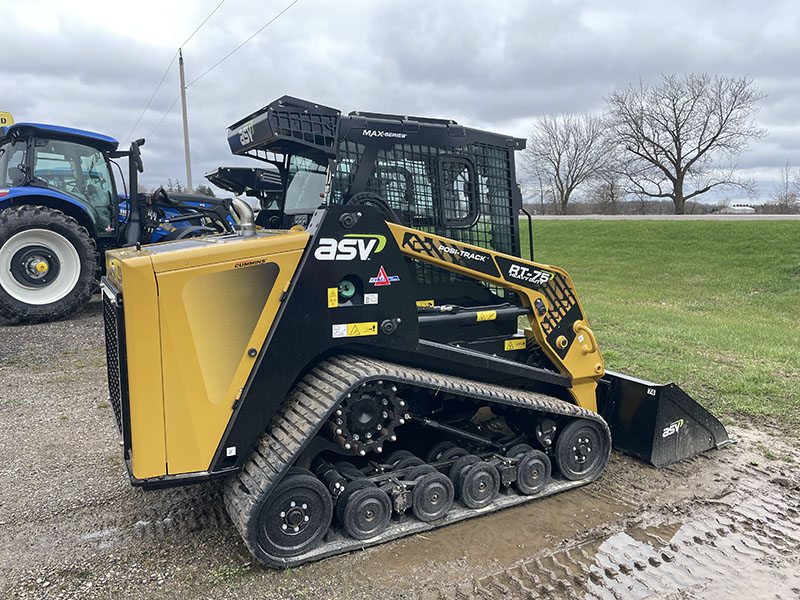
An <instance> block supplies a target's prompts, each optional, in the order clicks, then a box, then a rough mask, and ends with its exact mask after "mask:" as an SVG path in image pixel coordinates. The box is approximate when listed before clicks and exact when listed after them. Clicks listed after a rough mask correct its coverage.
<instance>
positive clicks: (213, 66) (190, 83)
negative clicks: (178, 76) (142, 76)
mask: <svg viewBox="0 0 800 600" xmlns="http://www.w3.org/2000/svg"><path fill="white" fill-rule="evenodd" d="M223 1H224V0H223ZM299 1H300V0H294V1H293V2H292V3H291V4H289V5H288V6H287V7H286V8H284V9H283V10H282V11H281V12H279V13H278V14H277V15H275V16H274V17H272V19H270V20H269V21H267V23H265V24H264V26H262V27H261V29H259V30H258V31H256V32H255V33H254V34H253V35H251V36H250V37H249V38H247V39H246V40H245V41H243V42H242V43H241V44H239V45H238V46H236V48H234V49H233V50H232V51H230V52H229V53H228V54H226V55H225V56H223V57H222V58H221V59H220V60H218V61H217V62H216V63H214V64H213V65H212V66H211V67H210V68H208V69H206V70H205V71H204V72H203V73H202V75H200V76H199V77H196V78H195V79H193V80H192V81H190V82H189V83H188V84H186V87H187V88H189V87H191V86H192V84H194V83H196V82H198V81H199V80H200V79H202V78H203V77H205V76H206V75H208V74H209V73H210V72H211V71H213V70H214V69H216V68H217V67H218V66H219V65H221V64H222V63H223V62H225V61H226V60H227V59H229V58H230V57H231V56H233V54H234V53H236V52H237V51H238V50H239V49H241V48H242V46H244V45H245V44H247V43H248V42H249V41H251V40H252V39H253V38H254V37H256V36H257V35H258V34H259V33H261V32H262V31H264V30H265V29H266V28H267V27H269V26H270V25H272V24H273V23H274V22H275V21H277V20H278V18H279V17H281V15H283V13H285V12H286V11H287V10H289V9H290V8H292V7H293V6H294V5H295V4H297V3H298V2H299ZM220 4H221V3H220ZM217 8H219V7H217ZM215 10H216V9H215ZM212 14H213V13H212ZM209 16H210V15H209ZM192 35H194V34H192ZM189 38H190V39H191V36H189ZM187 41H188V40H187ZM184 44H185V42H184ZM175 56H178V54H177V53H176V54H175ZM172 60H173V62H174V61H175V58H174V57H173V59H172ZM170 66H172V63H170ZM178 100H180V96H178V97H176V98H175V100H173V101H172V104H170V106H169V108H168V109H167V111H166V112H165V113H164V115H163V116H162V117H161V120H160V121H159V122H158V123H157V124H156V126H155V127H154V128H153V131H151V132H150V135H148V136H147V137H148V138H152V137H153V135H154V134H155V132H156V130H157V129H158V128H159V127H160V126H161V124H162V123H163V122H164V119H166V118H167V115H168V114H169V113H170V112H172V109H173V108H175V105H176V104H177V103H178Z"/></svg>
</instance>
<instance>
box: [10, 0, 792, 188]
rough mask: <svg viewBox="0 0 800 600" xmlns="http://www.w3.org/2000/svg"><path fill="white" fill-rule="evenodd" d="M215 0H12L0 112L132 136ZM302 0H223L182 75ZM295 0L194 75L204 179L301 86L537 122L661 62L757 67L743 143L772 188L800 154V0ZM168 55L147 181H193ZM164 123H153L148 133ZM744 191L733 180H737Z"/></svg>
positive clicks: (460, 115) (153, 113)
mask: <svg viewBox="0 0 800 600" xmlns="http://www.w3.org/2000/svg"><path fill="white" fill-rule="evenodd" d="M218 4H219V0H195V1H191V2H190V1H170V0H139V1H137V2H135V3H131V2H125V3H123V2H108V1H107V0H106V1H95V0H91V1H89V0H81V1H80V2H71V3H68V2H56V1H50V0H40V1H32V0H25V1H9V0H4V1H2V2H0V6H2V12H1V14H2V24H3V33H2V41H3V48H4V51H3V60H2V63H0V78H2V81H3V86H2V93H0V111H3V110H4V111H9V112H11V113H12V114H13V115H14V118H15V119H16V120H17V121H35V122H46V123H55V124H59V125H67V126H73V127H79V128H83V129H90V130H93V131H98V132H101V133H105V134H108V135H111V136H113V137H115V138H117V139H119V141H120V142H125V141H126V140H127V139H128V138H127V136H128V133H129V132H130V130H131V128H132V127H133V126H134V123H135V122H136V121H137V119H138V118H139V116H140V114H141V113H142V109H143V108H144V107H145V105H146V104H147V101H148V100H149V98H150V97H151V95H152V93H153V90H154V89H155V87H156V85H157V84H158V82H159V80H160V79H161V77H162V75H163V73H164V71H165V70H166V68H167V65H168V64H169V63H170V60H171V59H172V58H173V56H174V54H175V52H176V51H177V48H178V46H179V45H180V44H181V43H182V42H184V41H185V40H186V39H187V38H188V37H189V36H190V34H191V33H192V32H193V31H194V30H195V29H196V28H197V26H198V25H200V23H201V22H202V21H203V20H204V19H205V18H206V17H207V16H208V15H209V13H211V12H212V11H213V10H214V9H215V7H217V5H218ZM289 4H291V0H280V1H275V0H226V1H225V2H224V3H223V4H222V6H220V7H219V8H218V10H217V11H216V12H215V13H214V14H213V16H212V17H211V18H210V19H209V20H208V22H207V23H206V24H205V25H204V26H203V27H202V28H201V29H200V31H199V32H197V34H196V35H195V36H194V37H193V38H192V39H191V40H190V41H189V42H188V43H187V44H186V45H185V46H184V57H185V60H186V79H187V83H188V82H192V81H194V80H195V79H196V78H198V77H199V76H201V75H202V74H203V73H204V72H205V71H206V70H207V69H209V68H210V67H211V66H213V65H214V64H215V63H216V62H217V61H218V60H219V59H221V58H222V57H223V56H225V55H226V54H228V53H229V52H230V51H231V50H233V49H234V48H236V46H238V45H239V44H240V43H242V42H243V41H244V40H245V39H247V38H248V37H249V36H251V35H252V34H253V33H255V32H256V31H257V30H258V29H259V28H260V27H262V26H263V25H264V24H265V23H267V22H268V21H269V20H270V19H271V18H273V17H274V16H275V15H276V14H278V13H279V12H280V11H281V10H283V9H284V8H286V6H288V5H289ZM633 5H634V3H631V2H628V1H623V0H620V1H601V0H595V1H592V2H590V1H588V0H587V1H583V2H581V1H560V2H559V1H549V2H548V1H543V0H538V1H531V2H500V1H493V2H489V1H486V0H484V1H483V2H477V1H465V0H458V1H455V0H454V1H449V0H448V1H436V0H421V1H417V0H403V1H395V2H388V1H386V2H382V1H379V0H339V1H336V2H333V1H331V0H299V2H297V4H295V5H294V6H292V7H291V8H290V9H289V10H288V11H287V12H286V13H285V14H283V15H282V16H281V17H280V18H278V19H277V20H276V21H275V22H274V23H273V24H272V25H270V26H269V27H268V28H266V29H265V30H264V31H263V32H262V33H260V34H259V35H258V36H257V37H255V38H254V39H253V40H252V41H251V42H250V43H248V44H247V45H245V46H244V47H243V48H241V49H240V50H239V51H238V52H236V53H235V54H234V55H233V56H231V57H230V58H228V59H227V60H226V61H225V62H223V63H222V64H221V65H220V66H218V67H216V68H215V69H214V70H212V71H211V72H210V73H208V74H206V75H205V76H203V77H202V78H201V79H199V80H198V81H197V82H196V83H193V84H192V85H190V87H189V89H188V112H189V130H190V141H191V153H192V174H193V175H192V176H193V179H194V184H195V185H198V184H200V183H205V180H204V179H203V174H204V173H206V172H208V171H210V170H212V169H213V168H215V167H217V166H220V165H230V164H255V162H256V161H253V160H252V159H241V158H238V157H232V156H231V154H230V150H229V148H228V145H227V142H226V139H225V130H226V128H227V126H228V125H230V124H231V123H233V122H234V121H236V120H238V119H240V118H242V117H244V116H245V115H247V114H249V113H251V112H253V111H254V110H256V109H258V108H260V107H262V106H264V105H266V104H268V103H269V102H271V101H272V100H274V99H276V98H278V97H280V96H282V95H284V94H290V95H293V96H298V97H301V98H305V99H308V100H313V101H315V102H319V103H321V104H327V105H328V106H332V107H335V108H338V109H341V110H342V111H343V112H350V111H351V110H367V111H374V112H388V113H401V114H415V115H420V116H432V117H443V118H452V119H455V120H457V121H458V122H460V123H462V124H465V125H468V126H472V127H478V128H483V129H489V130H494V131H499V132H502V133H507V134H513V135H516V136H520V137H527V135H528V133H529V131H530V126H531V123H532V122H533V119H534V118H535V117H536V116H538V115H542V114H547V113H558V112H563V111H569V112H583V111H599V110H600V109H601V108H602V106H603V103H604V99H605V97H606V96H607V95H608V93H609V92H610V91H612V90H613V89H615V88H621V87H624V86H626V85H628V84H629V83H632V82H637V81H638V80H639V79H641V80H642V81H644V82H645V83H648V82H653V81H656V80H657V79H659V78H660V76H661V74H662V73H680V74H683V73H688V72H695V73H701V72H707V73H711V74H718V75H725V76H736V77H741V76H746V77H748V78H752V79H753V81H754V83H755V85H756V86H757V87H758V88H760V89H761V90H762V91H763V92H764V93H766V94H767V95H768V96H767V98H766V99H765V100H763V101H762V103H761V110H760V113H759V115H758V122H759V124H760V125H761V126H763V127H765V128H767V129H768V131H769V135H768V137H767V138H766V139H764V140H763V141H761V142H758V143H756V144H752V145H751V147H750V150H749V151H748V152H747V153H746V154H745V155H743V156H742V157H741V159H740V163H739V164H740V167H741V169H742V171H743V174H744V175H746V176H749V177H753V178H755V179H757V180H758V181H759V185H760V188H759V192H760V195H761V196H762V197H763V198H766V197H768V196H769V195H770V194H771V193H772V180H777V178H778V177H779V173H780V169H781V167H782V166H784V165H785V164H786V163H787V161H788V162H789V163H790V164H792V165H793V166H800V125H798V115H799V114H800V68H799V65H800V35H798V32H800V3H798V2H791V1H769V2H753V0H743V1H725V2H723V1H721V0H716V1H707V2H698V1H697V0H692V1H683V0H670V2H668V3H666V4H665V3H664V2H647V1H640V2H639V3H638V5H637V6H636V7H633ZM179 93H180V88H179V83H178V68H177V61H176V62H175V63H174V64H173V65H172V67H171V69H170V71H169V73H168V75H167V77H166V79H165V81H164V84H163V85H162V86H161V88H160V89H159V91H158V93H157V95H156V96H155V98H154V100H153V102H152V104H151V106H150V108H149V110H148V111H147V112H146V113H145V115H144V116H143V118H142V120H141V122H140V123H139V125H138V126H137V127H136V129H135V131H134V133H133V137H146V138H147V144H146V146H145V148H144V149H143V155H144V161H145V174H144V176H143V178H142V180H143V182H144V183H145V184H146V185H148V186H151V187H152V186H154V185H157V184H159V183H166V181H167V179H168V178H171V179H173V180H174V179H179V180H180V181H181V182H183V183H184V184H185V182H186V175H185V167H184V160H183V130H182V125H181V114H180V102H178V103H176V104H175V105H174V107H173V109H172V111H171V112H169V114H167V116H166V118H165V119H164V121H163V123H162V124H161V125H160V126H159V127H158V128H156V125H157V124H158V122H159V121H160V120H161V119H162V117H163V116H164V114H165V112H166V111H167V109H168V108H169V107H170V105H172V104H173V102H174V101H175V99H176V98H177V97H178V95H179ZM154 129H155V131H154ZM731 197H733V198H735V197H736V192H731Z"/></svg>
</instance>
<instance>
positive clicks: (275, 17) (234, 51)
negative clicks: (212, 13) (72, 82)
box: [186, 0, 300, 88]
mask: <svg viewBox="0 0 800 600" xmlns="http://www.w3.org/2000/svg"><path fill="white" fill-rule="evenodd" d="M299 1H300V0H294V1H293V2H292V3H291V4H289V6H287V7H286V8H284V9H283V10H282V11H281V12H279V13H278V14H277V15H275V16H274V17H272V18H271V19H270V20H269V21H267V23H266V24H265V25H264V26H263V27H261V29H259V30H258V31H256V32H255V33H254V34H253V35H251V36H250V37H249V38H247V39H246V40H245V41H243V42H242V43H241V44H239V45H238V46H236V48H234V49H233V50H231V51H230V52H229V53H228V54H226V55H225V56H223V57H222V58H221V59H220V60H218V61H217V62H216V63H214V64H213V65H212V66H211V67H210V68H209V69H206V70H205V71H204V72H203V74H202V75H200V76H199V77H196V78H195V79H193V80H192V81H190V82H189V83H188V84H187V85H186V87H187V88H189V87H191V86H192V85H194V84H195V83H197V82H198V81H200V80H201V79H202V78H203V77H205V76H206V75H208V74H209V73H211V71H213V70H214V69H216V68H217V67H218V66H220V65H221V64H222V63H223V62H225V61H226V60H228V59H229V58H230V57H231V56H233V55H234V54H235V53H236V52H237V51H239V50H240V49H241V48H242V46H244V45H245V44H247V43H248V42H249V41H250V40H252V39H253V38H254V37H256V36H257V35H258V34H259V33H261V32H262V31H264V30H265V29H266V28H267V27H269V26H270V25H272V24H273V23H274V22H275V21H277V20H278V19H279V18H280V17H281V16H282V15H283V13H285V12H286V11H287V10H289V9H290V8H292V7H293V6H294V5H295V4H297V3H298V2H299Z"/></svg>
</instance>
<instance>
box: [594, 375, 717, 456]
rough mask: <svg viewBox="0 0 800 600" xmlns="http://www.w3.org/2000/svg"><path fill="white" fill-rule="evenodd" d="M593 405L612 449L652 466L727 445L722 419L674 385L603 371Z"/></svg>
mask: <svg viewBox="0 0 800 600" xmlns="http://www.w3.org/2000/svg"><path fill="white" fill-rule="evenodd" d="M597 405H598V409H599V412H600V414H601V415H602V417H603V418H604V419H605V420H606V422H607V423H608V426H609V427H610V428H611V439H612V442H613V444H614V447H615V448H617V449H618V450H621V451H623V452H625V453H626V454H630V455H632V456H636V457H637V458H641V459H644V460H646V461H648V462H649V463H652V464H653V465H655V466H656V467H664V466H666V465H670V464H672V463H674V462H678V461H679V460H683V459H684V458H689V457H690V456H694V455H695V454H699V453H700V452H704V451H706V450H709V449H711V448H721V447H723V446H727V445H728V444H730V443H731V440H730V438H729V437H728V432H727V431H725V427H724V426H723V425H722V423H720V422H719V421H718V420H717V419H716V418H715V417H714V416H713V415H712V414H711V413H709V412H708V411H707V410H706V409H705V408H703V407H702V406H700V404H698V403H697V402H696V401H695V400H694V399H692V397H691V396H689V395H688V394H687V393H686V392H684V391H683V390H682V389H681V388H680V387H678V386H677V385H675V384H674V383H668V384H664V385H661V384H656V383H650V382H649V381H643V380H641V379H636V378H635V377H628V376H626V375H621V374H620V373H614V372H611V371H606V373H605V376H604V377H603V378H602V379H601V380H600V382H599V384H598V387H597Z"/></svg>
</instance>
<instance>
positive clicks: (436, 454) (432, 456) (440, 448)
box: [425, 441, 456, 463]
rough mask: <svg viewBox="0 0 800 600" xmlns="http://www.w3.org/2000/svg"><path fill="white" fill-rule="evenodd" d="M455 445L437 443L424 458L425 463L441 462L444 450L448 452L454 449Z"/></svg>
mask: <svg viewBox="0 0 800 600" xmlns="http://www.w3.org/2000/svg"><path fill="white" fill-rule="evenodd" d="M455 447H456V445H455V444H454V443H453V442H450V441H446V442H439V443H438V444H436V445H435V446H434V447H433V448H431V449H430V450H429V451H428V454H427V455H426V456H425V462H429V463H432V462H438V461H439V460H441V456H442V454H444V451H445V450H449V449H450V448H455Z"/></svg>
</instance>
